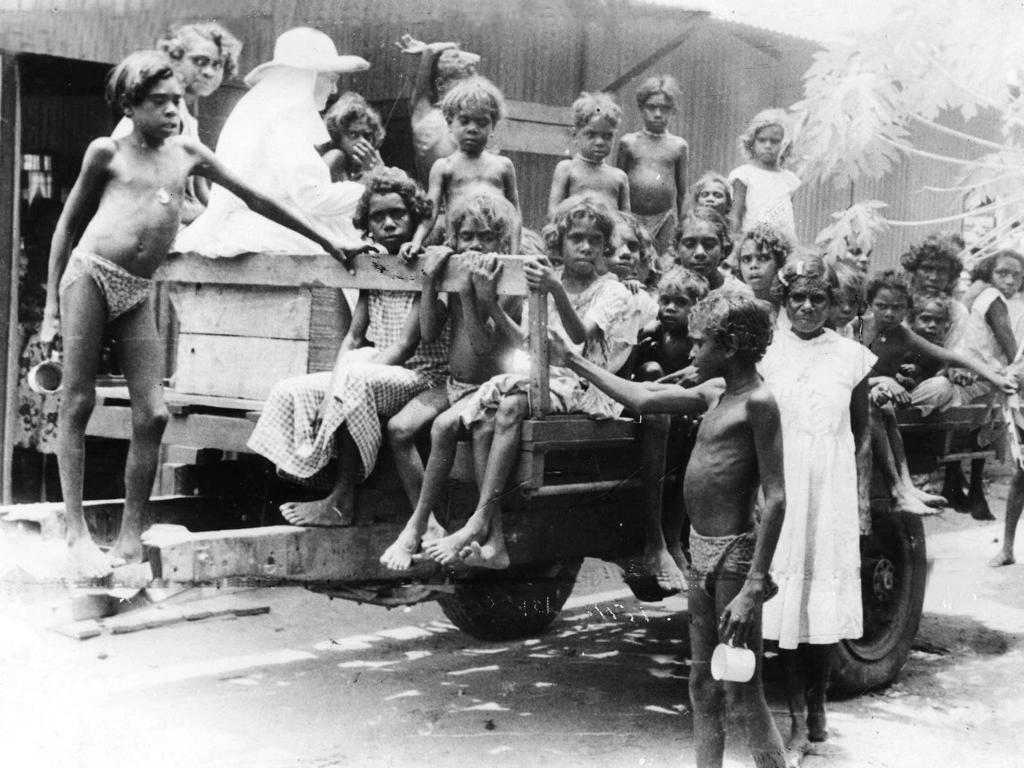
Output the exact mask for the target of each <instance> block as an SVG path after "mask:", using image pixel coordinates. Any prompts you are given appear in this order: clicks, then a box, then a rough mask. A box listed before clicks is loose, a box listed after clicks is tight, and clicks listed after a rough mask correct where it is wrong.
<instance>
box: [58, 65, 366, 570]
mask: <svg viewBox="0 0 1024 768" xmlns="http://www.w3.org/2000/svg"><path fill="white" fill-rule="evenodd" d="M183 97H184V91H183V89H182V86H181V83H180V82H179V80H178V78H177V77H176V76H175V74H174V70H173V68H172V66H171V63H170V60H169V59H168V58H167V56H166V55H165V54H163V53H160V52H159V51H137V52H135V53H132V54H130V55H129V56H128V57H127V58H125V59H124V61H122V62H121V63H120V64H118V65H117V67H115V68H114V70H113V71H112V72H111V74H110V76H109V78H108V80H107V88H106V98H107V102H108V103H109V104H110V105H111V107H113V108H116V109H118V110H120V111H122V112H123V113H124V114H125V115H126V116H127V117H129V118H131V121H132V124H133V127H132V132H131V133H130V134H128V135H127V136H125V137H124V138H120V139H111V138H106V137H104V138H100V139H96V140H94V141H93V142H92V143H91V144H90V145H89V147H88V148H87V149H86V152H85V157H84V159H83V161H82V170H81V172H80V173H79V176H78V179H77V181H76V182H75V185H74V187H73V189H72V190H71V194H70V195H69V196H68V200H67V203H66V204H65V206H64V210H63V212H62V213H61V216H60V220H59V221H58V223H57V229H56V231H55V233H54V237H53V243H52V246H51V249H50V268H49V280H48V282H47V296H46V309H45V315H44V319H43V330H42V333H41V338H42V339H43V341H44V342H47V343H49V342H52V340H53V338H54V336H55V335H56V334H57V331H58V324H60V326H61V327H60V330H61V331H62V335H63V337H64V394H63V401H62V404H61V409H60V417H59V431H60V436H59V445H58V464H59V467H60V476H61V488H62V491H63V494H64V503H65V510H66V515H67V542H68V545H69V547H70V549H71V555H72V561H73V567H74V569H75V571H76V572H77V573H78V574H79V575H81V576H84V577H87V578H96V577H102V576H104V575H105V574H106V573H108V572H109V571H110V570H111V567H112V566H113V565H114V564H115V562H117V561H119V560H123V561H138V560H139V559H140V558H141V557H142V541H141V534H142V531H141V526H142V513H143V509H144V507H145V506H146V503H147V502H148V500H149V494H150V491H151V489H152V487H153V478H154V476H155V474H156V469H157V462H158V454H159V450H160V440H161V437H162V435H163V431H164V427H165V425H166V424H167V418H168V416H167V408H166V407H165V406H164V400H163V385H162V379H163V371H162V366H161V363H160V361H161V360H162V359H163V354H164V350H163V343H162V341H161V339H160V337H159V336H158V335H157V330H156V321H155V319H154V309H153V297H152V289H153V280H152V276H153V273H154V272H156V270H157V268H158V267H159V266H160V265H161V264H162V263H163V261H164V259H165V258H166V257H167V252H168V249H169V248H170V247H171V242H172V241H173V240H174V236H175V234H176V233H177V231H178V225H179V220H180V215H181V211H182V205H183V200H184V195H185V184H186V181H187V179H188V177H189V176H191V175H193V174H195V175H199V176H203V177H205V178H207V179H209V180H210V181H212V182H215V183H217V184H220V185H221V186H222V187H224V188H225V189H227V190H228V191H230V192H232V193H233V194H235V195H236V196H238V197H239V198H240V199H241V200H242V201H243V202H245V203H246V204H247V205H249V206H250V207H251V208H252V209H253V210H255V211H257V212H258V213H261V214H263V215H264V216H266V217H267V218H270V219H271V220H273V221H276V222H278V223H279V224H282V225H283V226H286V227H289V228H291V229H294V230H295V231H296V232H299V233H301V234H302V235H304V236H306V237H308V238H310V239H312V240H313V241H315V242H317V243H318V244H320V245H322V246H323V247H324V249H326V250H327V251H328V252H329V253H331V254H332V255H334V256H335V257H336V258H339V259H341V260H342V261H346V260H347V256H345V254H344V253H343V252H342V251H341V249H340V248H339V247H338V246H337V244H335V243H334V242H332V241H331V240H330V239H329V238H328V237H326V236H325V235H324V234H322V232H321V230H320V229H319V228H313V227H311V226H309V225H307V224H305V223H304V222H303V220H302V219H299V218H297V217H296V216H295V215H294V214H292V213H291V212H290V211H288V210H286V209H285V208H283V207H282V206H281V205H279V204H278V203H276V202H274V201H273V200H271V199H269V198H267V197H266V196H265V195H263V194H262V193H260V192H258V191H256V190H254V189H252V188H251V187H249V186H248V185H246V184H245V183H243V182H242V181H240V180H239V179H238V178H237V177H236V176H235V175H234V174H233V173H232V172H230V171H228V170H227V169H226V168H225V167H224V166H223V164H222V163H221V162H220V160H219V159H218V158H217V157H216V156H215V155H214V154H213V152H212V151H210V150H209V149H207V148H206V147H205V146H203V145H202V144H201V143H200V142H199V141H198V140H196V139H191V138H188V137H185V136H181V135H179V128H180V124H181V114H180V112H181V106H182V98H183ZM90 213H92V216H91V218H90V219H87V217H88V216H89V215H90ZM79 234H81V238H80V239H79V240H78V244H77V246H75V240H76V238H77V237H78V235H79ZM73 246H75V247H74V248H73ZM108 326H109V329H110V331H111V332H112V333H113V335H114V337H115V339H116V340H117V344H118V349H119V350H120V354H121V358H122V360H121V363H122V367H123V369H124V373H125V376H126V378H127V379H128V386H129V389H130V391H131V406H132V440H131V446H130V448H129V450H128V460H127V465H126V467H125V504H124V516H123V518H122V521H121V531H120V534H119V536H118V539H117V543H116V544H115V546H114V550H113V552H112V553H111V554H109V555H108V554H105V553H104V552H102V551H101V550H100V549H99V547H97V546H96V544H95V542H94V541H93V540H92V537H91V536H90V534H89V529H88V527H87V526H86V523H85V516H84V511H83V508H82V483H83V476H84V473H85V450H84V442H85V427H86V424H88V422H89V417H90V415H91V414H92V409H93V405H94V403H95V398H96V382H95V376H96V373H95V372H96V365H97V363H98V360H99V355H100V345H101V340H102V336H103V331H104V328H105V327H108Z"/></svg>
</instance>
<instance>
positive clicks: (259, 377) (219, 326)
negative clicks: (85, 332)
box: [169, 282, 346, 400]
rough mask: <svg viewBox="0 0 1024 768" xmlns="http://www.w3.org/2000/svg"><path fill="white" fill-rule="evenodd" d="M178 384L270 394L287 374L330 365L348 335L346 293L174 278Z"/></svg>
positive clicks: (229, 393)
mask: <svg viewBox="0 0 1024 768" xmlns="http://www.w3.org/2000/svg"><path fill="white" fill-rule="evenodd" d="M169 292H170V297H171V302H172V303H173V305H174V309H175V313H176V314H177V317H178V324H179V330H178V342H177V353H176V359H175V389H176V390H177V391H178V392H183V393H187V394H194V395H208V396H214V397H235V398H251V399H255V400H261V399H264V398H266V396H267V394H268V393H269V392H270V389H271V387H273V386H274V384H276V383H277V382H279V381H281V380H282V379H286V378H288V377H290V376H298V375H301V374H304V373H316V372H319V371H328V370H330V369H331V366H332V365H333V364H334V359H335V356H336V355H337V351H338V347H339V346H340V345H341V340H342V339H343V338H344V333H345V331H346V327H345V325H346V323H345V321H344V317H345V315H344V314H343V302H345V297H344V294H343V293H342V291H341V290H338V289H336V288H324V287H318V286H267V285H225V284H217V283H180V282H175V283H171V284H170V288H169Z"/></svg>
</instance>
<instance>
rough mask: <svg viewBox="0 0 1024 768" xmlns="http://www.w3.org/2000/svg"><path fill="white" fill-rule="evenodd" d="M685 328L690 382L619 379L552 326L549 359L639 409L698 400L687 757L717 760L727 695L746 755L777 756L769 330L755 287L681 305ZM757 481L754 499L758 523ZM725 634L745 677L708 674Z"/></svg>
mask: <svg viewBox="0 0 1024 768" xmlns="http://www.w3.org/2000/svg"><path fill="white" fill-rule="evenodd" d="M690 336H691V338H692V339H693V346H694V363H695V365H696V366H697V368H698V370H699V372H700V378H701V380H702V381H703V383H701V384H699V385H697V386H696V387H694V388H692V389H684V388H682V387H678V386H676V385H673V384H649V383H640V382H632V381H626V380H624V379H619V378H617V377H616V376H615V375H613V374H610V373H608V372H607V371H604V370H602V369H601V368H599V367H598V366H596V365H594V364H592V363H589V362H587V361H586V360H584V359H583V358H582V357H580V356H579V355H577V354H575V353H572V352H569V351H568V350H567V349H566V348H565V345H564V344H563V343H561V342H560V341H558V340H556V339H554V338H552V339H551V341H550V350H551V356H552V363H553V364H559V362H560V361H561V360H564V364H566V365H568V366H569V367H570V368H572V369H573V370H574V371H575V372H576V373H577V374H579V375H580V376H582V377H583V378H585V379H588V380H590V381H591V382H592V383H593V384H594V385H596V386H597V387H598V388H599V389H601V390H602V391H604V392H606V393H608V394H609V395H611V396H612V397H614V398H615V399H617V400H619V401H620V402H622V403H625V404H626V405H628V406H629V407H630V408H632V409H633V410H635V411H637V412H639V413H671V414H687V413H696V412H700V411H705V410H706V411H707V413H706V414H705V416H704V420H703V421H702V422H701V426H700V429H699V430H698V432H697V444H696V446H695V447H694V449H693V454H692V456H691V457H690V462H689V464H688V466H687V469H686V478H685V480H684V486H683V487H684V492H685V498H686V508H687V511H688V512H689V515H690V523H691V526H692V531H691V533H690V551H691V554H692V559H693V563H692V568H691V572H690V591H689V594H688V611H689V615H690V644H691V648H692V665H691V667H690V700H691V701H692V702H693V710H694V721H693V723H694V736H695V738H696V742H697V765H698V766H699V768H713V767H715V766H721V765H722V758H723V752H724V749H725V724H726V713H725V706H726V704H728V706H729V708H730V709H737V710H739V712H740V714H741V716H742V717H743V718H744V720H745V721H746V726H747V742H748V747H749V749H750V752H751V755H752V756H753V758H754V763H755V765H757V766H758V767H759V768H761V767H766V766H772V767H773V768H784V766H785V765H786V760H785V752H784V748H783V744H782V738H781V736H780V735H779V732H778V729H777V728H776V726H775V722H774V721H773V720H772V716H771V713H770V712H769V711H768V705H767V703H766V702H765V698H764V690H763V688H762V685H761V664H762V659H761V604H762V602H763V601H764V599H765V597H766V596H769V597H770V595H766V587H767V586H768V585H769V584H770V582H769V579H768V566H769V565H770V563H771V560H772V555H773V554H774V552H775V546H776V544H777V543H778V539H779V532H780V531H781V529H782V520H783V516H784V514H785V507H786V491H785V482H784V479H783V470H782V430H781V424H780V421H779V409H778V406H777V404H776V402H775V398H774V397H773V396H772V394H771V393H770V392H769V391H768V388H767V387H766V386H765V385H764V382H762V381H761V378H760V376H759V375H758V373H757V371H756V369H755V364H756V363H757V361H758V360H760V359H761V356H762V355H763V354H764V351H765V349H766V348H767V346H768V343H769V342H770V341H771V337H772V321H771V318H770V316H769V313H768V309H767V308H766V306H765V305H764V303H762V302H760V301H758V300H756V299H754V298H753V297H751V296H749V295H744V294H741V293H737V292H735V291H713V292H712V293H711V294H709V295H708V297H707V298H705V299H704V300H702V301H701V302H700V303H699V304H697V306H696V307H695V308H694V310H693V312H692V313H691V315H690ZM719 377H724V380H725V386H724V388H723V387H722V378H719ZM716 401H717V404H716ZM709 409H710V410H709ZM759 486H760V488H761V490H762V491H763V494H764V504H763V507H762V511H761V522H760V524H756V523H755V516H754V504H755V501H756V498H757V491H758V487H759ZM723 642H732V643H733V644H735V645H745V646H747V647H748V648H750V649H751V650H752V651H753V652H754V654H755V655H756V657H757V669H756V670H755V672H754V676H753V677H752V678H751V679H750V681H749V682H747V683H732V682H726V683H722V682H718V681H716V680H714V679H713V678H712V677H711V654H712V652H713V651H714V649H715V646H716V645H717V644H718V643H723Z"/></svg>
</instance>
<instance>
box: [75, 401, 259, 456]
mask: <svg viewBox="0 0 1024 768" xmlns="http://www.w3.org/2000/svg"><path fill="white" fill-rule="evenodd" d="M255 426H256V425H255V424H254V423H253V422H252V421H251V420H249V419H247V418H235V417H232V416H217V415H214V414H208V413H183V414H180V415H172V416H171V418H170V420H169V421H168V422H167V429H165V430H164V436H163V443H164V444H165V445H194V446H199V447H201V448H219V449H220V450H222V451H237V452H239V453H249V449H248V448H247V447H246V445H245V443H246V441H247V440H248V439H249V435H251V434H252V430H253V427H255ZM85 433H86V434H87V435H92V436H93V437H108V438H112V439H115V440H130V439H131V437H132V409H131V406H128V405H107V404H105V403H104V404H102V405H97V406H96V408H95V409H94V410H93V412H92V418H90V419H89V424H88V426H87V427H86V429H85Z"/></svg>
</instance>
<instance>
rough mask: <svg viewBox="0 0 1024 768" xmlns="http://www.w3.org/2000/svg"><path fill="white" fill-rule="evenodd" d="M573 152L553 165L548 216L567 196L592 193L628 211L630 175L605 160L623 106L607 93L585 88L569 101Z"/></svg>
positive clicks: (610, 149)
mask: <svg viewBox="0 0 1024 768" xmlns="http://www.w3.org/2000/svg"><path fill="white" fill-rule="evenodd" d="M572 118H573V125H574V126H575V128H574V132H575V135H576V149H577V152H576V155H575V156H574V157H572V158H571V159H569V160H562V161H560V162H559V163H558V165H556V166H555V173H554V175H553V176H552V177H551V192H550V194H549V195H548V216H549V217H550V216H554V215H555V211H556V210H557V209H558V206H559V205H561V204H562V201H564V200H565V199H566V198H569V197H572V196H573V195H579V194H582V193H584V192H591V193H593V194H596V195H598V196H599V197H600V198H602V199H603V200H604V202H605V203H606V204H607V205H608V206H609V207H610V208H611V209H612V210H618V211H626V212H629V211H630V204H629V177H628V176H626V173H625V172H624V171H622V170H621V169H619V168H615V167H614V166H611V165H608V164H607V163H605V158H606V157H608V155H609V154H611V151H612V145H613V144H614V143H615V133H616V131H618V130H619V123H620V122H622V109H621V108H620V107H619V105H618V104H616V103H615V100H614V99H613V98H612V97H611V96H610V95H609V94H607V93H587V92H586V91H584V92H583V93H581V94H580V97H579V98H578V99H576V101H574V102H573V103H572Z"/></svg>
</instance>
